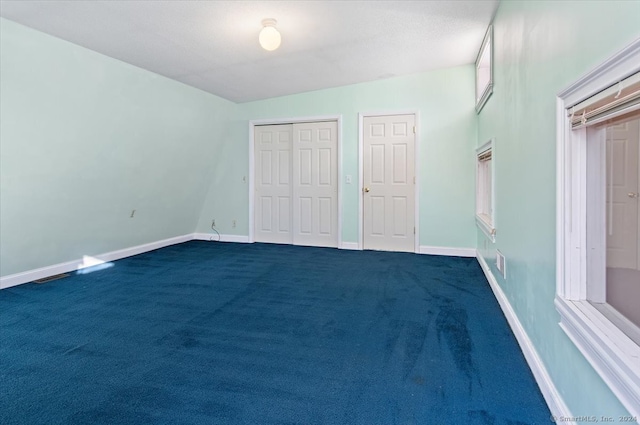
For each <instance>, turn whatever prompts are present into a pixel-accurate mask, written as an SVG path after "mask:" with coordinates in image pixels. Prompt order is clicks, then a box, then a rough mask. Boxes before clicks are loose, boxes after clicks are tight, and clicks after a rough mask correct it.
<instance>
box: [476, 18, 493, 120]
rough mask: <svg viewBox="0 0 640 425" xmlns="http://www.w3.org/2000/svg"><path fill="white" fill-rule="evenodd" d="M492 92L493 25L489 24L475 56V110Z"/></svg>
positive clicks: (478, 109)
mask: <svg viewBox="0 0 640 425" xmlns="http://www.w3.org/2000/svg"><path fill="white" fill-rule="evenodd" d="M491 93H493V27H492V26H489V28H488V29H487V33H486V34H485V36H484V40H483V41H482V45H481V46H480V52H478V57H477V58H476V112H477V113H480V110H481V109H482V107H483V106H484V104H485V103H486V102H487V99H489V96H491Z"/></svg>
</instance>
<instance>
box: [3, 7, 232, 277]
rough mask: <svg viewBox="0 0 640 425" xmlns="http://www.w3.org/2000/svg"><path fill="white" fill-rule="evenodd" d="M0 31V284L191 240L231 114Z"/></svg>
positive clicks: (75, 52)
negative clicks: (176, 239)
mask: <svg viewBox="0 0 640 425" xmlns="http://www.w3.org/2000/svg"><path fill="white" fill-rule="evenodd" d="M0 31H1V32H0V40H1V41H0V42H1V45H0V55H1V56H0V62H1V68H0V93H1V96H0V98H1V100H0V102H1V103H0V122H1V126H0V184H1V187H0V236H1V239H0V267H1V268H0V275H2V276H5V275H9V274H13V273H17V272H22V271H26V270H31V269H35V268H38V267H43V266H49V265H52V264H57V263H60V262H65V261H70V260H75V259H78V258H81V257H82V255H95V254H99V253H105V252H109V251H112V250H116V249H123V248H128V247H132V246H135V245H139V244H143V243H147V242H153V241H157V240H160V239H164V238H169V237H172V236H177V235H183V234H187V233H191V232H193V230H194V228H195V227H196V223H197V219H198V214H199V212H200V210H201V207H202V203H203V199H204V198H205V195H206V192H207V189H208V187H209V183H210V181H211V179H212V176H213V169H212V168H211V167H210V165H209V159H210V158H212V157H215V155H216V152H217V150H218V146H220V145H221V144H223V143H224V142H226V141H227V140H226V139H224V138H223V137H222V136H223V135H224V134H225V132H226V128H227V123H228V122H229V119H230V117H231V116H232V114H233V113H235V108H236V106H235V104H233V103H231V102H227V101H225V100H223V99H220V98H217V97H215V96H213V95H210V94H208V93H205V92H202V91H199V90H196V89H194V88H191V87H188V86H185V85H183V84H180V83H177V82H175V81H172V80H169V79H167V78H164V77H161V76H159V75H156V74H152V73H150V72H147V71H144V70H141V69H139V68H136V67H133V66H131V65H127V64H125V63H122V62H119V61H117V60H114V59H111V58H108V57H106V56H103V55H100V54H97V53H95V52H92V51H90V50H87V49H84V48H82V47H79V46H76V45H74V44H71V43H67V42H65V41H62V40H60V39H56V38H54V37H50V36H48V35H45V34H43V33H40V32H37V31H34V30H31V29H29V28H26V27H23V26H20V25H18V24H15V23H13V22H11V21H8V20H5V19H0ZM133 209H135V210H136V213H135V217H134V218H129V216H130V214H131V210H133Z"/></svg>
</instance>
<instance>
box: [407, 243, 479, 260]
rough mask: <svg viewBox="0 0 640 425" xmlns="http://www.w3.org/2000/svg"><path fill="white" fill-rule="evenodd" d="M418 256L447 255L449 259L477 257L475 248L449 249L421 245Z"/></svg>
mask: <svg viewBox="0 0 640 425" xmlns="http://www.w3.org/2000/svg"><path fill="white" fill-rule="evenodd" d="M418 254H430V255H446V256H449V257H475V256H476V249H475V248H448V247H444V246H426V245H420V249H419V251H418Z"/></svg>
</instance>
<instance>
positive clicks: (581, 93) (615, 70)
mask: <svg viewBox="0 0 640 425" xmlns="http://www.w3.org/2000/svg"><path fill="white" fill-rule="evenodd" d="M638 57H640V38H638V39H636V40H634V41H633V42H632V43H630V44H629V45H628V46H626V47H625V48H624V49H622V50H621V51H619V52H618V53H615V54H614V55H612V56H611V57H609V59H607V60H605V61H604V62H603V63H602V64H601V65H599V66H597V67H596V68H594V69H593V70H591V71H589V72H588V73H586V74H585V75H583V76H582V77H580V78H579V79H578V80H577V81H576V82H574V83H573V84H571V85H570V86H569V87H567V88H566V89H564V90H562V91H561V92H560V93H558V98H560V99H562V100H564V104H565V105H566V107H565V108H564V109H565V110H566V109H567V108H570V107H572V106H574V105H576V104H578V103H580V102H581V101H583V100H584V99H586V98H589V97H591V96H593V95H594V94H596V93H598V92H600V91H602V89H603V88H607V87H610V86H612V85H614V84H616V83H617V82H618V81H621V80H624V79H625V78H627V77H629V76H631V75H633V74H635V73H636V72H638V71H639V70H640V69H638ZM563 118H566V113H565V114H564V117H563Z"/></svg>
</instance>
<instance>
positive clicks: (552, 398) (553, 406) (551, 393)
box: [477, 253, 575, 423]
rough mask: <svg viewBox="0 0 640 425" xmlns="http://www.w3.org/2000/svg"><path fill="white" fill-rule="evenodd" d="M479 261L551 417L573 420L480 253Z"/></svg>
mask: <svg viewBox="0 0 640 425" xmlns="http://www.w3.org/2000/svg"><path fill="white" fill-rule="evenodd" d="M477 259H478V263H480V267H481V268H482V271H483V272H484V275H485V277H486V278H487V281H488V282H489V286H490V287H491V290H492V291H493V294H494V295H495V297H496V299H497V300H498V304H500V308H501V309H502V312H503V313H504V315H505V317H506V319H507V322H509V326H510V327H511V330H512V331H513V334H514V335H515V337H516V340H517V341H518V344H519V345H520V348H521V349H522V353H523V354H524V357H525V359H526V360H527V364H528V365H529V368H530V369H531V372H533V376H534V378H535V380H536V382H537V384H538V387H540V391H541V392H542V395H543V397H544V399H545V401H546V402H547V405H548V406H549V410H550V411H551V415H552V416H553V417H555V418H573V415H572V414H571V412H570V411H569V408H568V407H567V405H566V403H565V402H564V399H563V398H562V395H560V392H559V391H558V389H557V388H556V386H555V385H554V383H553V380H552V379H551V376H550V375H549V372H548V371H547V368H546V367H545V366H544V362H543V361H542V359H541V358H540V355H539V354H538V352H537V351H536V348H535V346H534V345H533V343H532V342H531V339H530V338H529V335H527V332H526V331H525V330H524V327H523V326H522V323H520V320H519V319H518V316H517V315H516V313H515V311H514V310H513V308H512V307H511V304H510V303H509V300H508V299H507V296H506V295H505V293H504V292H503V291H502V288H501V287H500V285H499V284H498V281H497V280H496V278H495V276H494V275H493V273H492V272H491V269H490V268H489V266H488V265H487V262H486V261H485V260H484V258H482V255H480V253H478V256H477ZM563 423H575V422H563Z"/></svg>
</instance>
